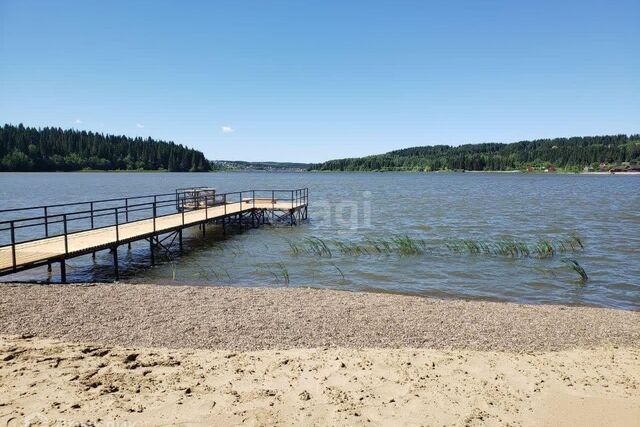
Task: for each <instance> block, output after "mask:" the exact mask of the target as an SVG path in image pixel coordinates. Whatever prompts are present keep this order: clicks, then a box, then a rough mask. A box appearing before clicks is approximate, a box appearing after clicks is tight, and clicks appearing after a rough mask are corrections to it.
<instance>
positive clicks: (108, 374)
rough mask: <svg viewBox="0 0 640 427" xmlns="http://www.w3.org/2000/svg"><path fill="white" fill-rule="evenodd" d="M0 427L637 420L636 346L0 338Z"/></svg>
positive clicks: (594, 422) (606, 422)
mask: <svg viewBox="0 0 640 427" xmlns="http://www.w3.org/2000/svg"><path fill="white" fill-rule="evenodd" d="M7 358H9V359H10V360H5V361H4V362H2V364H1V365H0V368H1V369H0V396H1V397H0V423H2V425H5V424H6V425H9V426H12V425H16V426H17V425H24V422H25V419H26V421H27V422H30V421H44V422H45V424H47V423H59V424H64V425H74V424H76V423H86V424H88V425H91V424H95V425H129V426H131V425H136V426H142V425H174V424H188V425H221V426H222V425H225V426H226V425H240V424H242V425H461V426H465V425H550V426H551V425H554V426H559V425H566V426H577V425H579V426H587V425H607V426H624V425H628V426H632V425H637V422H638V420H640V369H639V368H638V366H639V365H638V364H639V363H640V362H639V358H640V351H639V350H637V349H620V348H618V349H616V348H613V347H610V348H602V349H597V350H569V351H562V352H553V353H535V354H514V353H505V352H478V351H464V350H451V351H446V350H430V349H366V350H363V349H361V350H356V349H335V348H332V349H293V350H282V351H275V350H263V351H254V352H242V353H234V352H228V351H227V352H225V351H211V350H166V349H144V348H135V349H126V348H122V347H111V346H100V345H86V344H70V343H61V342H57V341H52V340H49V339H34V338H31V339H19V338H8V337H4V338H2V339H0V360H2V359H7Z"/></svg>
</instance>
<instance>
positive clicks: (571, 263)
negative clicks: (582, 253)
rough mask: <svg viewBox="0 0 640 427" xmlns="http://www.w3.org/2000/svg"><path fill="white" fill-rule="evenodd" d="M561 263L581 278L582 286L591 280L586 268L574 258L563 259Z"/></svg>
mask: <svg viewBox="0 0 640 427" xmlns="http://www.w3.org/2000/svg"><path fill="white" fill-rule="evenodd" d="M560 261H562V263H564V264H565V265H566V266H567V267H568V268H569V269H571V270H573V271H575V272H576V273H578V275H579V276H580V284H582V285H584V284H585V283H587V281H588V280H589V276H588V275H587V272H586V271H584V268H582V266H581V265H580V264H579V263H578V261H576V260H575V259H573V258H562V259H561V260H560Z"/></svg>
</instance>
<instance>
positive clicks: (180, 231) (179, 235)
mask: <svg viewBox="0 0 640 427" xmlns="http://www.w3.org/2000/svg"><path fill="white" fill-rule="evenodd" d="M178 244H179V245H180V252H182V229H180V230H178Z"/></svg>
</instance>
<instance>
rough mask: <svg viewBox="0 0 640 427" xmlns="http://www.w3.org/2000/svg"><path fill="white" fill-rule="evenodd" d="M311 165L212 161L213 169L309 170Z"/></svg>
mask: <svg viewBox="0 0 640 427" xmlns="http://www.w3.org/2000/svg"><path fill="white" fill-rule="evenodd" d="M311 166H313V165H312V164H311V163H287V162H243V161H237V160H212V161H211V169H212V170H220V171H269V172H303V171H306V170H309V168H311Z"/></svg>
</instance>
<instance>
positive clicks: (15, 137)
mask: <svg viewBox="0 0 640 427" xmlns="http://www.w3.org/2000/svg"><path fill="white" fill-rule="evenodd" d="M83 169H94V170H168V171H171V172H187V171H188V172H204V171H208V170H210V165H209V161H208V160H207V159H206V158H205V157H204V154H202V152H200V151H197V150H193V149H191V148H187V147H185V146H183V145H178V144H175V143H173V142H166V141H158V140H154V139H152V138H146V139H143V138H129V137H126V136H116V135H105V134H102V133H96V132H86V131H80V130H74V129H68V130H63V129H60V128H49V127H45V128H42V129H40V128H32V127H24V126H23V125H22V124H20V125H18V126H13V125H8V124H7V125H4V127H2V128H0V171H5V172H6V171H78V170H83Z"/></svg>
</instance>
